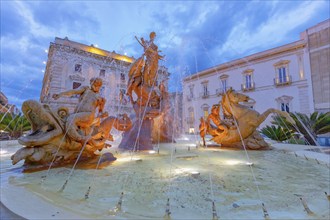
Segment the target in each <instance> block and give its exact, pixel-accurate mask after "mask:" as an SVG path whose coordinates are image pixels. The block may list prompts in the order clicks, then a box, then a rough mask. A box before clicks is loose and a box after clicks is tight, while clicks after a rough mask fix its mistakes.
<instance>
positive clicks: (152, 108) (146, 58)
mask: <svg viewBox="0 0 330 220" xmlns="http://www.w3.org/2000/svg"><path fill="white" fill-rule="evenodd" d="M155 37H156V33H155V32H151V33H150V40H149V41H147V40H144V39H143V38H141V41H140V40H139V39H138V38H137V37H135V38H136V39H137V41H138V42H139V43H140V44H141V45H142V46H143V49H144V53H143V54H142V56H141V57H140V58H138V59H137V60H136V61H135V62H134V63H133V64H132V66H131V68H130V70H129V74H128V75H129V80H128V85H127V95H128V96H129V97H130V101H131V103H132V105H133V109H134V111H135V115H136V120H135V121H134V123H133V126H132V129H131V130H129V131H127V132H124V134H123V139H122V142H121V143H120V145H119V148H122V149H129V150H150V149H152V148H153V146H152V136H151V133H152V129H153V121H154V119H156V118H157V117H159V116H160V115H162V112H163V111H164V100H165V99H164V97H163V95H162V94H163V92H162V91H160V90H164V88H162V87H161V88H158V87H157V86H156V81H157V71H158V61H159V59H162V58H163V56H161V55H159V52H160V51H159V50H158V47H157V45H156V44H155V43H154V39H155ZM162 86H164V85H162ZM133 94H135V96H136V97H137V98H136V99H134V98H133Z"/></svg>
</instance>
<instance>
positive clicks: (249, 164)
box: [245, 162, 253, 166]
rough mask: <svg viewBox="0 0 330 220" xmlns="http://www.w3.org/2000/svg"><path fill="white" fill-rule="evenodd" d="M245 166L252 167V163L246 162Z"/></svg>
mask: <svg viewBox="0 0 330 220" xmlns="http://www.w3.org/2000/svg"><path fill="white" fill-rule="evenodd" d="M245 164H246V165H248V166H252V165H253V163H251V162H246V163H245Z"/></svg>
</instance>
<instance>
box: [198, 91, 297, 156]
mask: <svg viewBox="0 0 330 220" xmlns="http://www.w3.org/2000/svg"><path fill="white" fill-rule="evenodd" d="M251 100H252V101H254V100H253V99H251V98H250V97H249V96H247V95H244V94H241V93H238V92H236V91H234V90H233V89H231V88H230V89H229V90H227V91H226V92H225V93H224V94H223V95H222V99H221V103H220V104H216V105H213V106H212V109H211V113H210V114H209V116H208V117H207V119H206V120H204V119H203V118H201V123H200V134H201V137H202V139H204V137H205V130H206V133H208V134H210V135H211V136H213V138H212V139H211V140H213V141H214V142H216V143H218V144H221V146H222V147H230V148H243V143H242V141H243V142H244V145H245V147H246V148H247V149H252V150H261V149H270V146H269V145H268V144H267V143H266V142H265V141H264V139H263V138H262V137H261V136H260V134H259V133H258V132H257V131H256V129H257V127H258V126H259V125H260V124H261V123H262V122H263V121H264V120H265V119H266V118H267V116H268V115H269V114H271V113H277V114H279V115H281V116H283V117H285V118H286V119H287V120H288V121H290V122H293V123H294V121H293V120H292V118H291V117H290V115H289V114H288V113H287V112H283V111H279V110H277V109H273V108H270V109H268V110H266V111H265V112H264V113H262V114H259V113H258V112H257V111H255V110H253V109H251V108H249V107H248V106H246V105H244V103H247V102H249V101H251ZM220 107H222V109H223V115H224V118H222V119H221V117H220ZM242 139H243V140H242Z"/></svg>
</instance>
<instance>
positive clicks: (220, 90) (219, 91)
mask: <svg viewBox="0 0 330 220" xmlns="http://www.w3.org/2000/svg"><path fill="white" fill-rule="evenodd" d="M215 94H216V95H217V96H221V95H223V94H224V92H223V89H222V88H221V89H216V90H215Z"/></svg>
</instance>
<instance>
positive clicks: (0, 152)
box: [0, 150, 8, 155]
mask: <svg viewBox="0 0 330 220" xmlns="http://www.w3.org/2000/svg"><path fill="white" fill-rule="evenodd" d="M6 153H8V151H6V150H0V155H4V154H6Z"/></svg>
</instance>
